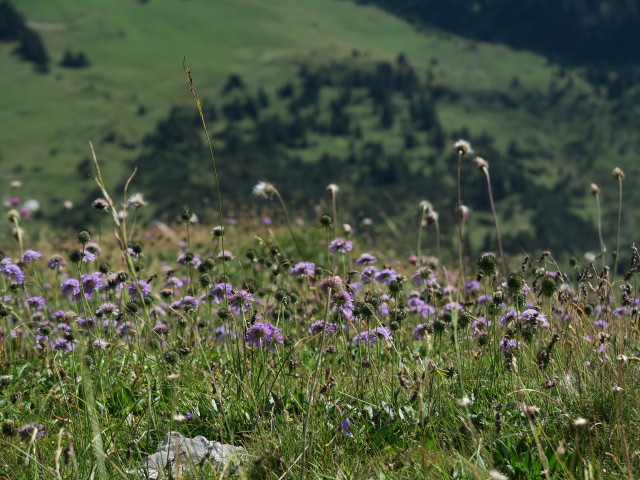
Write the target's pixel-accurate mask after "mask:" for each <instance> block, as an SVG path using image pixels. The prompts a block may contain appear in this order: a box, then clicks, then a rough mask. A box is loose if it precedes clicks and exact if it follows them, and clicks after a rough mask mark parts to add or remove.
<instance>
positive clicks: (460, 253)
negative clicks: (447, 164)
mask: <svg viewBox="0 0 640 480" xmlns="http://www.w3.org/2000/svg"><path fill="white" fill-rule="evenodd" d="M461 164H462V154H461V153H458V182H457V193H458V195H457V201H456V215H458V233H459V239H460V242H459V248H458V263H459V264H460V281H461V282H462V283H464V278H465V277H464V257H463V251H464V235H463V232H462V210H461V207H462V192H461V187H460V169H461Z"/></svg>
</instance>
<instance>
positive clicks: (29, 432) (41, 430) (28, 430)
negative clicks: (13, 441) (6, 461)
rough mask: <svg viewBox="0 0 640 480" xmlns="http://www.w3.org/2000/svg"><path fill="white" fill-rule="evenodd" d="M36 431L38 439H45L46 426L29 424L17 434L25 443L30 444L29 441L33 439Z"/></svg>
mask: <svg viewBox="0 0 640 480" xmlns="http://www.w3.org/2000/svg"><path fill="white" fill-rule="evenodd" d="M34 431H35V432H36V436H37V437H42V438H44V436H45V427H44V425H40V424H34V423H27V424H26V425H24V426H22V427H20V428H19V429H18V432H17V433H18V435H20V438H21V439H22V441H23V442H28V441H29V440H31V437H33V433H34Z"/></svg>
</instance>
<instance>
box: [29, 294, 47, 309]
mask: <svg viewBox="0 0 640 480" xmlns="http://www.w3.org/2000/svg"><path fill="white" fill-rule="evenodd" d="M27 307H29V308H30V309H31V310H43V309H44V307H45V301H44V298H42V297H31V298H29V299H27Z"/></svg>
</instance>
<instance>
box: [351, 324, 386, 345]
mask: <svg viewBox="0 0 640 480" xmlns="http://www.w3.org/2000/svg"><path fill="white" fill-rule="evenodd" d="M384 340H389V341H390V340H393V335H392V334H391V330H389V329H388V328H386V327H376V328H374V329H373V330H365V331H364V332H360V333H359V334H358V335H357V336H356V337H355V338H354V339H353V340H352V341H351V345H373V344H374V343H378V342H379V341H384Z"/></svg>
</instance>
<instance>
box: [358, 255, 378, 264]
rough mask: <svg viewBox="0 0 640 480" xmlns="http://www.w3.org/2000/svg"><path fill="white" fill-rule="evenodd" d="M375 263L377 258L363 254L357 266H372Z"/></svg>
mask: <svg viewBox="0 0 640 480" xmlns="http://www.w3.org/2000/svg"><path fill="white" fill-rule="evenodd" d="M375 262H376V257H374V256H373V255H371V254H370V253H363V254H362V255H360V257H359V258H358V259H357V260H356V265H371V264H372V263H375Z"/></svg>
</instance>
